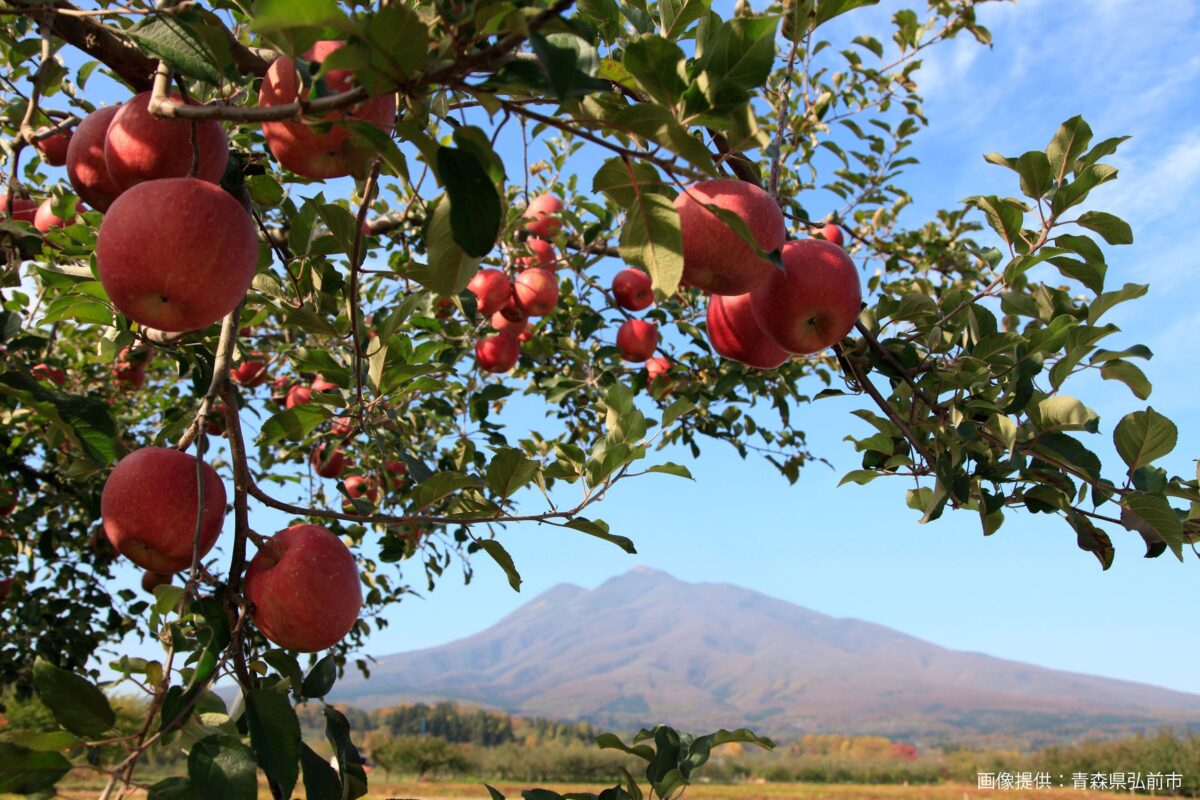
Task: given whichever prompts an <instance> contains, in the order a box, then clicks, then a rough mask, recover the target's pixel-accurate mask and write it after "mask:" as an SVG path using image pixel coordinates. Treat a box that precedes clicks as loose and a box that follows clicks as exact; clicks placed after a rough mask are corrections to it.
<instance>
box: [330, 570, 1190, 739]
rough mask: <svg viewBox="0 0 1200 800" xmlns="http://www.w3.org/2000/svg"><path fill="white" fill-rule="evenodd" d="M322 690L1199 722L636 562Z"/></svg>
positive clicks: (1033, 670)
mask: <svg viewBox="0 0 1200 800" xmlns="http://www.w3.org/2000/svg"><path fill="white" fill-rule="evenodd" d="M333 699H336V700H338V701H342V702H346V703H350V704H352V705H356V706H361V707H367V708H370V707H378V706H382V705H392V704H396V703H399V702H408V701H415V700H425V701H430V700H457V701H463V702H470V703H477V704H480V705H484V706H489V707H494V708H500V709H503V710H506V711H509V712H512V713H518V714H525V715H537V716H543V717H556V718H561V719H586V720H588V721H590V722H592V723H594V724H599V725H603V726H608V727H611V728H614V729H618V730H632V729H636V728H637V727H639V726H642V725H647V724H654V723H656V722H670V723H671V724H672V725H675V726H676V727H678V728H680V729H683V730H692V731H696V732H703V731H706V730H710V729H716V728H718V727H726V728H732V727H735V726H742V725H746V726H750V727H753V728H754V729H755V730H757V731H759V732H763V733H771V734H774V735H777V736H783V737H786V738H795V737H796V736H797V735H800V734H803V733H817V732H838V733H854V734H866V733H875V734H882V735H886V736H890V737H891V738H893V739H913V740H917V741H922V742H936V741H959V742H966V743H981V744H982V743H993V744H994V743H998V742H1005V743H1013V742H1018V743H1022V744H1027V745H1040V744H1044V743H1048V742H1053V741H1062V740H1066V739H1073V738H1077V737H1079V736H1081V735H1084V734H1087V735H1101V736H1116V735H1127V734H1130V733H1132V732H1135V731H1138V730H1153V729H1156V728H1158V727H1159V726H1161V725H1187V726H1191V725H1200V695H1192V694H1185V693H1182V692H1175V691H1171V690H1167V689H1162V688H1158V687H1154V686H1148V685H1145V684H1139V683H1132V682H1129V681H1121V680H1113V679H1110V678H1101V677H1095V676H1091V675H1082V674H1077V673H1071V672H1061V671H1058V670H1052V669H1045V668H1042V667H1037V666H1033V665H1030V664H1022V663H1019V662H1015V661H1007V660H1004V659H1000V658H993V657H991V656H986V655H982V654H979V653H964V652H959V651H955V650H948V649H946V648H944V647H939V646H937V645H935V644H931V643H929V642H926V641H922V640H920V639H917V638H914V637H912V636H908V635H905V634H903V633H900V632H898V631H895V630H892V629H890V628H886V627H883V626H882V625H875V624H872V623H870V622H863V621H860V620H855V619H839V618H835V617H830V616H827V615H825V614H820V613H817V612H815V611H810V610H808V609H805V608H801V607H800V606H796V605H793V604H791V603H786V602H784V601H782V600H776V599H774V598H771V597H767V596H766V595H763V594H760V593H758V592H754V591H750V590H748V589H742V588H739V587H736V586H731V585H728V584H717V583H687V582H684V581H680V580H677V579H675V578H673V577H671V576H670V575H667V574H665V573H662V572H658V571H655V570H650V569H646V568H637V569H634V570H632V571H630V572H628V573H625V574H624V575H620V576H618V577H615V578H612V579H611V580H609V581H607V582H605V583H604V584H602V585H601V586H599V587H598V588H596V589H594V590H591V591H588V590H585V589H582V588H580V587H578V586H573V585H570V584H561V585H559V586H556V587H554V588H552V589H550V590H548V591H546V592H545V593H543V594H541V595H539V596H538V597H536V598H534V599H533V600H531V601H530V602H529V603H527V604H525V605H524V606H522V607H521V608H519V609H518V610H517V611H515V612H513V613H512V614H510V615H508V616H507V617H505V618H504V619H502V620H501V621H500V622H498V623H497V624H495V625H493V626H492V627H490V628H488V629H487V630H484V631H482V632H480V633H477V634H475V635H474V636H469V637H467V638H465V639H460V640H458V641H456V642H451V643H449V644H446V645H442V646H439V647H433V648H429V649H426V650H419V651H415V652H411V653H403V654H399V655H393V656H387V657H384V658H380V659H378V661H377V662H376V663H375V664H374V665H373V666H372V668H371V677H370V679H369V680H364V679H363V678H362V676H361V675H359V674H357V673H355V674H353V675H351V673H350V672H348V673H347V675H346V678H345V679H344V680H343V681H341V682H339V683H338V685H337V688H336V689H335V694H334V697H333Z"/></svg>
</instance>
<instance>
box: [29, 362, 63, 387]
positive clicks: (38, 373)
mask: <svg viewBox="0 0 1200 800" xmlns="http://www.w3.org/2000/svg"><path fill="white" fill-rule="evenodd" d="M29 373H30V374H31V375H33V377H35V378H37V379H38V380H40V381H50V382H51V383H53V384H55V385H56V386H62V385H63V384H64V383H66V382H67V373H65V372H63V371H62V370H61V369H59V368H58V367H52V366H50V365H49V364H35V365H34V367H33V369H31V370H29Z"/></svg>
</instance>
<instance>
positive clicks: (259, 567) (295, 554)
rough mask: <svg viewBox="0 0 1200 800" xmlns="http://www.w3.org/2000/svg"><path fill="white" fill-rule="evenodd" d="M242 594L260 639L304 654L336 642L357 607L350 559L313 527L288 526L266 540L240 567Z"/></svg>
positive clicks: (325, 532)
mask: <svg viewBox="0 0 1200 800" xmlns="http://www.w3.org/2000/svg"><path fill="white" fill-rule="evenodd" d="M244 594H245V596H246V599H247V600H249V601H250V602H251V603H252V604H253V606H254V609H253V612H252V615H253V619H254V624H255V625H256V626H257V627H258V630H259V631H260V632H261V633H262V635H263V636H265V637H267V639H269V640H270V641H271V642H273V643H274V644H276V645H278V646H279V647H283V648H286V649H288V650H300V651H302V652H305V653H315V652H316V651H318V650H324V649H326V648H328V647H332V646H333V645H335V644H337V643H338V642H340V641H341V640H342V639H343V638H345V636H346V634H348V633H349V632H350V630H351V629H352V628H353V627H354V623H355V622H357V621H358V612H359V611H360V610H361V609H362V586H361V585H360V583H359V580H358V565H357V564H355V562H354V555H353V554H352V553H351V552H350V550H349V548H347V547H346V545H344V544H342V540H341V539H339V538H338V537H336V536H334V535H333V534H332V533H331V532H330V531H329V530H328V529H326V528H322V527H320V526H318V525H293V526H292V527H290V528H287V529H286V530H282V531H280V532H279V533H277V534H275V535H274V536H272V537H271V538H270V539H269V540H267V542H266V543H265V544H264V545H263V546H262V547H261V548H260V549H259V551H258V553H256V554H255V556H254V558H252V559H251V560H250V566H249V567H248V568H247V569H246V581H245V584H244Z"/></svg>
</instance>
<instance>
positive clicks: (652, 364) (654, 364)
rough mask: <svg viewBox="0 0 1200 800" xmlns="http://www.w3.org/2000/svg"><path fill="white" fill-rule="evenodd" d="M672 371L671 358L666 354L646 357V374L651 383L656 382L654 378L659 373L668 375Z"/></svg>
mask: <svg viewBox="0 0 1200 800" xmlns="http://www.w3.org/2000/svg"><path fill="white" fill-rule="evenodd" d="M670 372H671V360H670V359H668V358H667V357H666V356H654V357H653V358H648V359H646V375H647V376H648V379H649V381H650V383H654V379H655V378H657V377H658V376H659V375H668V374H670Z"/></svg>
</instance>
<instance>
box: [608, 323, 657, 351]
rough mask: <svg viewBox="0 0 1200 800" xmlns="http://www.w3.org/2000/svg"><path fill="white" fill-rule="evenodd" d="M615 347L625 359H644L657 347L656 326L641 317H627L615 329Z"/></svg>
mask: <svg viewBox="0 0 1200 800" xmlns="http://www.w3.org/2000/svg"><path fill="white" fill-rule="evenodd" d="M617 347H619V348H621V357H622V358H624V359H625V360H626V361H645V360H646V359H648V358H649V357H650V356H652V355H654V349H655V348H656V347H658V328H657V327H655V325H654V323H652V322H646V321H645V320H643V319H627V320H625V322H623V323H622V324H621V327H620V328H618V329H617Z"/></svg>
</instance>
